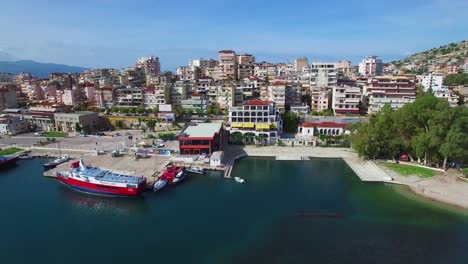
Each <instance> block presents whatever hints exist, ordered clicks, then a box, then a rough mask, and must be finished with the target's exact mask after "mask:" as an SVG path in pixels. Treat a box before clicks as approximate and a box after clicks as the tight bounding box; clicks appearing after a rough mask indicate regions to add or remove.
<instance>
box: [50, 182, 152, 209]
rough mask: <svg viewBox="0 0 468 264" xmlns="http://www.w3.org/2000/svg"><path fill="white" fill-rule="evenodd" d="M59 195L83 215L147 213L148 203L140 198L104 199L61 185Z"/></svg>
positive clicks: (103, 197)
mask: <svg viewBox="0 0 468 264" xmlns="http://www.w3.org/2000/svg"><path fill="white" fill-rule="evenodd" d="M59 195H60V196H61V197H62V198H63V200H66V201H69V202H70V204H72V205H73V207H74V208H77V209H79V210H82V211H83V212H85V213H90V214H96V213H102V214H112V215H119V216H122V215H139V214H145V213H146V212H147V211H148V203H147V201H146V199H145V197H144V196H142V197H132V198H126V197H105V196H96V195H92V194H86V193H81V192H77V191H75V190H72V189H70V188H68V187H67V186H63V185H61V186H60V187H59Z"/></svg>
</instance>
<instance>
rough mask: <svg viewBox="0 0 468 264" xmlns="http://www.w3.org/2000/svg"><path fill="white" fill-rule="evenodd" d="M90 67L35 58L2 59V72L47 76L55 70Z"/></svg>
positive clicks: (78, 69) (74, 71) (62, 70)
mask: <svg viewBox="0 0 468 264" xmlns="http://www.w3.org/2000/svg"><path fill="white" fill-rule="evenodd" d="M88 69H89V68H85V67H80V66H71V65H65V64H57V63H44V62H37V61H33V60H15V61H0V72H1V73H12V74H18V73H20V72H29V73H31V74H32V75H34V76H38V77H41V78H46V77H48V76H49V74H51V73H54V72H66V73H79V72H83V71H85V70H88Z"/></svg>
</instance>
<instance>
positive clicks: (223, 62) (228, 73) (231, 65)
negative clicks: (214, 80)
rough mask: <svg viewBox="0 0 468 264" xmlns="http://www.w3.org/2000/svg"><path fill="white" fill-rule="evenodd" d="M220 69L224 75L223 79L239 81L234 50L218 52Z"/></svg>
mask: <svg viewBox="0 0 468 264" xmlns="http://www.w3.org/2000/svg"><path fill="white" fill-rule="evenodd" d="M218 61H219V67H220V68H221V71H222V73H223V74H224V76H223V78H222V79H231V80H237V65H238V64H237V55H236V53H235V52H234V51H233V50H221V51H219V52H218Z"/></svg>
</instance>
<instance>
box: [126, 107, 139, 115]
mask: <svg viewBox="0 0 468 264" xmlns="http://www.w3.org/2000/svg"><path fill="white" fill-rule="evenodd" d="M128 112H129V113H130V114H136V112H137V108H136V107H130V108H129V109H128Z"/></svg>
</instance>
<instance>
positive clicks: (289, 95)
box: [285, 83, 302, 109]
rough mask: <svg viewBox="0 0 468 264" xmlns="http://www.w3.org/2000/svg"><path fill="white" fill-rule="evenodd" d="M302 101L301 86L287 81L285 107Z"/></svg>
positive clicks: (297, 104) (299, 103) (288, 107)
mask: <svg viewBox="0 0 468 264" xmlns="http://www.w3.org/2000/svg"><path fill="white" fill-rule="evenodd" d="M301 103H302V87H301V85H300V84H298V83H287V85H286V100H285V107H286V109H290V108H291V107H292V106H300V105H301Z"/></svg>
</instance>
